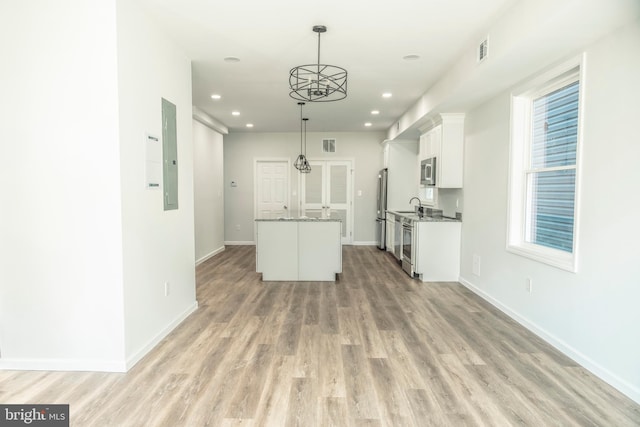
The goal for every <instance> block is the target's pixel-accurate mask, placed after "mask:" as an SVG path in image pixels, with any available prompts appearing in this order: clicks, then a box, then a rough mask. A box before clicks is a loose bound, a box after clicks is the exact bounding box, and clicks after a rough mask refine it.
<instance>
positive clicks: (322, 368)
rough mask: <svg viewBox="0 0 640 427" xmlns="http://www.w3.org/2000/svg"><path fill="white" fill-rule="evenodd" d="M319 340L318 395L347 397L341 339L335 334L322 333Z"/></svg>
mask: <svg viewBox="0 0 640 427" xmlns="http://www.w3.org/2000/svg"><path fill="white" fill-rule="evenodd" d="M318 341H319V346H318V347H319V348H318V361H319V363H318V395H319V396H320V397H323V398H324V397H346V395H347V391H346V386H345V381H344V371H343V366H342V357H341V350H342V343H341V339H340V337H339V336H338V335H335V334H324V333H321V334H320V337H318Z"/></svg>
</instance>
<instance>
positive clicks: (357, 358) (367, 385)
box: [342, 345, 379, 419]
mask: <svg viewBox="0 0 640 427" xmlns="http://www.w3.org/2000/svg"><path fill="white" fill-rule="evenodd" d="M342 364H343V366H342V368H343V370H344V375H345V383H346V390H347V404H348V407H349V413H350V416H351V418H355V419H379V411H378V403H377V399H376V395H375V393H374V392H373V384H372V383H371V376H370V374H369V372H370V371H369V369H368V363H367V359H366V356H365V353H364V349H363V348H362V346H359V345H343V346H342Z"/></svg>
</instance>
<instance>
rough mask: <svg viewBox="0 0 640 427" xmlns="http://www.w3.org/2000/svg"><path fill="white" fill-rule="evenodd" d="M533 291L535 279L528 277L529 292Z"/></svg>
mask: <svg viewBox="0 0 640 427" xmlns="http://www.w3.org/2000/svg"><path fill="white" fill-rule="evenodd" d="M531 291H533V280H531V277H527V292H529V293H531Z"/></svg>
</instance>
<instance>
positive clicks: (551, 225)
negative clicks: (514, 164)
mask: <svg viewBox="0 0 640 427" xmlns="http://www.w3.org/2000/svg"><path fill="white" fill-rule="evenodd" d="M579 89H580V83H579V82H578V81H576V82H573V83H571V84H569V85H567V86H564V87H562V88H560V89H557V90H555V91H553V92H551V93H548V94H546V95H544V96H542V97H539V98H536V99H534V100H533V102H532V108H531V113H532V114H531V120H532V123H531V133H532V134H531V144H530V153H529V154H530V156H529V159H530V161H529V167H528V169H527V170H526V171H525V173H526V175H527V177H526V183H527V190H526V192H527V197H526V200H527V208H526V219H525V224H526V230H525V234H526V235H525V240H526V241H527V242H529V243H534V244H537V245H542V246H546V247H550V248H554V249H559V250H562V251H566V252H573V241H574V239H573V233H574V215H575V189H576V152H577V144H578V105H579V104H578V95H579Z"/></svg>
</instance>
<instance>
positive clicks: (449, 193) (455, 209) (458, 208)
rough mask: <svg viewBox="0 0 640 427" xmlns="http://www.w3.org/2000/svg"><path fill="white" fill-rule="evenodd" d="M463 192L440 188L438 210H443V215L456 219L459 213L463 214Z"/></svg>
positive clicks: (455, 189) (459, 189)
mask: <svg viewBox="0 0 640 427" xmlns="http://www.w3.org/2000/svg"><path fill="white" fill-rule="evenodd" d="M462 196H463V192H462V189H461V188H439V189H438V202H437V204H436V206H434V207H435V208H437V209H442V215H443V216H446V217H451V218H455V217H456V214H457V213H460V214H462V212H463V206H462V205H463V203H462V200H463V197H462Z"/></svg>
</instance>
